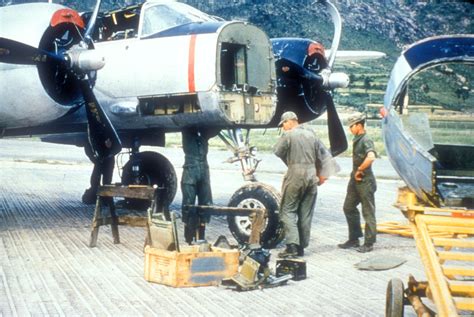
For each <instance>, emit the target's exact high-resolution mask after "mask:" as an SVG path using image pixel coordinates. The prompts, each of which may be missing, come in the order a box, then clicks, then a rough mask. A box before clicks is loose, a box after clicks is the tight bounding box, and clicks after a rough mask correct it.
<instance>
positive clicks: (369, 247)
mask: <svg viewBox="0 0 474 317" xmlns="http://www.w3.org/2000/svg"><path fill="white" fill-rule="evenodd" d="M373 249H374V245H373V244H364V245H363V246H361V247H360V248H358V249H357V252H360V253H367V252H370V251H372V250H373Z"/></svg>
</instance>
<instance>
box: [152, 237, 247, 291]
mask: <svg viewBox="0 0 474 317" xmlns="http://www.w3.org/2000/svg"><path fill="white" fill-rule="evenodd" d="M199 248H200V246H199V245H192V246H182V247H181V248H180V252H177V251H168V250H163V249H158V248H153V247H151V246H146V247H145V279H146V280H147V281H149V282H153V283H159V284H165V285H169V286H173V287H193V286H209V285H218V284H219V283H220V282H221V281H222V279H224V278H229V277H231V276H233V275H234V274H236V273H237V270H238V267H239V251H238V250H237V249H222V248H217V247H211V248H210V251H208V252H200V251H199Z"/></svg>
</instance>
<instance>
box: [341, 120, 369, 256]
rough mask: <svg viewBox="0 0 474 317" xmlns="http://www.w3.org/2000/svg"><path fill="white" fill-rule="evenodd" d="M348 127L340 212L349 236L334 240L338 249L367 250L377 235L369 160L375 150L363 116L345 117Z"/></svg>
mask: <svg viewBox="0 0 474 317" xmlns="http://www.w3.org/2000/svg"><path fill="white" fill-rule="evenodd" d="M348 123H349V129H350V131H351V133H352V134H353V135H354V139H353V143H352V173H351V178H350V180H349V184H348V185H347V194H346V199H345V201H344V207H343V208H344V214H345V216H346V220H347V225H348V227H349V240H347V241H346V242H344V243H341V244H338V246H339V247H340V248H342V249H349V248H358V249H357V251H359V252H370V251H372V250H373V248H374V243H375V240H376V235H377V223H376V220H375V198H374V194H375V191H376V190H377V183H376V181H375V176H374V173H373V172H372V163H373V162H374V160H375V157H376V153H375V148H374V142H372V140H371V139H370V138H369V137H368V136H367V134H366V131H365V117H364V116H363V115H362V114H356V115H354V116H352V117H350V118H349V122H348ZM358 204H361V205H362V216H363V217H364V220H365V230H364V245H362V246H360V247H359V238H360V237H362V229H361V225H360V214H359V210H358V209H357V205H358Z"/></svg>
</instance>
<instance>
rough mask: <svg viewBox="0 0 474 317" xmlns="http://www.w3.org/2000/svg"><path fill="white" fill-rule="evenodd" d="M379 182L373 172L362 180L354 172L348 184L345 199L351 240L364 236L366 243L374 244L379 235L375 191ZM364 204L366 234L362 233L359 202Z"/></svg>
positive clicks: (363, 214) (345, 211)
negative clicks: (357, 179)
mask: <svg viewBox="0 0 474 317" xmlns="http://www.w3.org/2000/svg"><path fill="white" fill-rule="evenodd" d="M376 190H377V183H376V181H375V177H374V175H373V174H372V173H369V174H367V175H365V176H364V177H363V178H362V181H360V182H358V181H356V180H355V179H354V173H352V174H351V179H350V181H349V184H348V185H347V194H346V199H345V200H344V207H343V209H344V215H345V216H346V220H347V225H348V229H349V240H356V239H358V238H360V237H362V236H364V244H367V245H370V244H374V243H375V241H376V236H377V222H376V219H375V197H374V194H375V191H376ZM359 203H360V204H361V205H362V216H363V217H364V221H365V230H364V232H365V234H364V235H363V234H362V229H361V223H360V214H359V210H358V209H357V205H358V204H359Z"/></svg>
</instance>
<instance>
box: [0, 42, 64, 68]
mask: <svg viewBox="0 0 474 317" xmlns="http://www.w3.org/2000/svg"><path fill="white" fill-rule="evenodd" d="M0 62H2V63H8V64H20V65H37V64H39V63H48V62H58V63H62V62H66V58H65V57H64V56H62V55H56V54H53V53H50V52H47V51H43V50H40V49H38V48H36V47H33V46H30V45H27V44H24V43H21V42H17V41H13V40H10V39H7V38H3V37H0Z"/></svg>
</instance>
